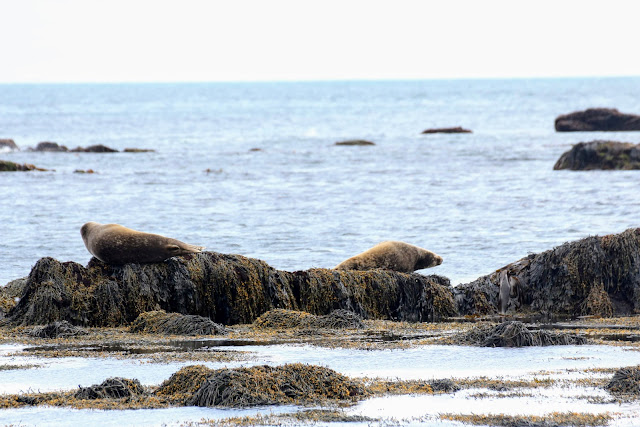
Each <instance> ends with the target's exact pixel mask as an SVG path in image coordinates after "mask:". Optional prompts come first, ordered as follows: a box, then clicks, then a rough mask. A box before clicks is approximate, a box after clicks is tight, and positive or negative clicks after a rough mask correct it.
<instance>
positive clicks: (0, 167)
mask: <svg viewBox="0 0 640 427" xmlns="http://www.w3.org/2000/svg"><path fill="white" fill-rule="evenodd" d="M48 170H49V169H43V168H39V167H37V166H34V165H31V164H29V163H23V164H20V163H14V162H10V161H8V160H0V172H24V171H48Z"/></svg>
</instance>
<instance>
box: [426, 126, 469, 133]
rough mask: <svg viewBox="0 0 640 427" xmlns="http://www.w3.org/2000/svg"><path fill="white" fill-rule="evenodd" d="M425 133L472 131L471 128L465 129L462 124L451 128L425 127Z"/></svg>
mask: <svg viewBox="0 0 640 427" xmlns="http://www.w3.org/2000/svg"><path fill="white" fill-rule="evenodd" d="M422 133H423V134H428V133H471V131H470V130H469V129H465V128H463V127H460V126H456V127H451V128H433V129H425V130H423V131H422Z"/></svg>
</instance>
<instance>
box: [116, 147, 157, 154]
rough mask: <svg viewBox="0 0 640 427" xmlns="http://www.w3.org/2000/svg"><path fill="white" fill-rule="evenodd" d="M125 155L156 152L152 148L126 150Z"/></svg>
mask: <svg viewBox="0 0 640 427" xmlns="http://www.w3.org/2000/svg"><path fill="white" fill-rule="evenodd" d="M122 151H124V152H125V153H155V152H156V150H154V149H152V148H125V149H124V150H122Z"/></svg>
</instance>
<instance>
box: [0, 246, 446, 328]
mask: <svg viewBox="0 0 640 427" xmlns="http://www.w3.org/2000/svg"><path fill="white" fill-rule="evenodd" d="M274 308H283V309H288V310H298V311H306V312H308V313H311V314H316V315H324V314H329V313H330V312H332V311H333V310H336V309H345V310H349V311H352V312H355V313H357V314H358V315H360V316H362V318H365V319H390V320H404V321H412V322H424V321H435V320H439V319H443V318H446V317H449V316H453V315H455V314H456V308H455V302H454V300H453V296H452V290H451V287H450V283H449V280H448V279H446V278H444V277H441V276H437V275H431V276H423V275H420V274H405V273H398V272H393V271H388V270H370V271H336V270H328V269H320V268H318V269H311V270H305V271H296V272H288V271H282V270H276V269H274V268H272V267H270V266H269V265H267V264H266V263H265V262H264V261H260V260H257V259H252V258H247V257H243V256H240V255H225V254H219V253H215V252H201V253H197V254H193V255H187V256H182V257H173V258H169V259H168V260H166V261H165V262H162V263H153V264H125V265H122V266H112V265H108V264H105V263H102V262H101V261H99V260H98V259H96V258H92V259H91V261H90V262H89V264H88V265H87V267H84V266H82V265H80V264H77V263H75V262H64V263H61V262H59V261H57V260H55V259H53V258H49V257H47V258H42V259H40V260H39V261H38V262H37V263H36V265H35V266H34V267H33V269H32V270H31V273H30V274H29V277H28V279H27V283H26V285H25V289H24V293H23V295H22V298H21V300H20V302H19V303H18V304H17V305H16V306H15V307H14V308H13V309H12V311H11V313H10V320H11V322H13V323H14V324H19V325H38V324H47V323H50V322H54V321H61V320H67V321H69V322H71V323H72V324H75V325H83V326H118V325H128V324H130V323H131V322H132V321H134V320H135V319H136V318H137V317H138V316H139V315H140V314H141V313H143V312H145V311H153V310H165V311H167V312H174V313H182V314H193V315H199V316H204V317H208V318H210V319H212V320H213V321H215V322H217V323H222V324H225V325H230V324H238V323H245V324H246V323H251V322H253V321H254V320H255V319H257V318H258V317H259V316H260V315H261V314H263V313H265V312H267V311H269V310H271V309H274Z"/></svg>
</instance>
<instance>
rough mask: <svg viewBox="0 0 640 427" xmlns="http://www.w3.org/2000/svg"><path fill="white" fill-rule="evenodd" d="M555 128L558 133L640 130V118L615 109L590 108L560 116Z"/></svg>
mask: <svg viewBox="0 0 640 427" xmlns="http://www.w3.org/2000/svg"><path fill="white" fill-rule="evenodd" d="M555 127H556V131H557V132H592V131H631V130H640V116H638V115H635V114H624V113H621V112H620V111H618V110H616V109H615V108H589V109H587V110H584V111H576V112H574V113H570V114H565V115H562V116H558V118H556V121H555Z"/></svg>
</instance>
